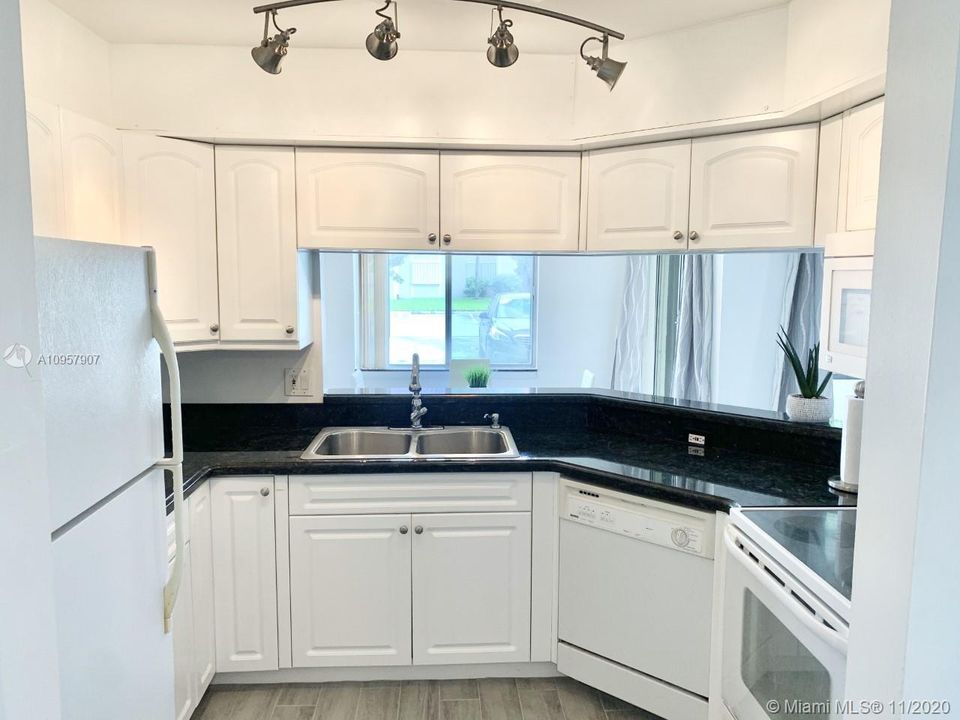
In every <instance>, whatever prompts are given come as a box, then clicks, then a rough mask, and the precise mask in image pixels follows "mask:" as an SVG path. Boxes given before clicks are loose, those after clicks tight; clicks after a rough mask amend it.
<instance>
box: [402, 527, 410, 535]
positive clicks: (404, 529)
mask: <svg viewBox="0 0 960 720" xmlns="http://www.w3.org/2000/svg"><path fill="white" fill-rule="evenodd" d="M408 532H410V528H408V527H407V526H406V525H401V526H400V534H401V535H406V534H407V533H408Z"/></svg>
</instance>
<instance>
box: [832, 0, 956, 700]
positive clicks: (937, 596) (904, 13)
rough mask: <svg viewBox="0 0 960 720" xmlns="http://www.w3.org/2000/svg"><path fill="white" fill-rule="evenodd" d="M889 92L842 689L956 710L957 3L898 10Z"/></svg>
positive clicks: (897, 6)
mask: <svg viewBox="0 0 960 720" xmlns="http://www.w3.org/2000/svg"><path fill="white" fill-rule="evenodd" d="M888 80H889V86H888V92H887V97H886V109H885V115H884V124H883V160H882V164H881V174H880V194H879V210H878V214H877V238H876V256H875V262H874V272H873V293H872V299H871V302H872V311H871V313H870V355H869V358H868V360H867V378H866V383H867V393H866V399H865V401H864V403H865V404H864V416H863V441H862V445H861V448H862V449H861V470H860V495H859V500H858V506H859V511H858V514H857V545H856V551H855V554H854V576H853V601H852V607H853V616H852V618H851V625H850V649H849V656H848V667H847V688H846V690H847V697H849V698H852V699H855V700H860V699H862V698H866V699H871V700H872V699H876V700H880V701H883V702H889V701H891V700H902V699H907V700H933V699H936V700H947V701H949V702H952V704H953V709H954V710H953V711H954V712H956V709H957V708H958V707H960V652H958V649H957V647H958V638H960V613H958V612H957V609H956V601H955V599H956V597H957V595H958V594H960V562H958V561H957V546H958V540H960V525H958V523H957V518H958V517H960V492H958V487H957V460H956V446H957V441H956V432H957V408H958V407H960V384H958V383H957V376H956V373H957V357H958V355H960V323H958V322H957V308H958V307H960V284H958V283H957V275H958V273H960V3H958V2H956V0H926V1H925V2H917V0H894V1H893V10H892V18H891V24H890V62H889V68H888ZM900 714H901V713H899V712H895V711H894V712H891V711H889V710H888V711H887V712H885V713H884V717H895V716H899V715H900Z"/></svg>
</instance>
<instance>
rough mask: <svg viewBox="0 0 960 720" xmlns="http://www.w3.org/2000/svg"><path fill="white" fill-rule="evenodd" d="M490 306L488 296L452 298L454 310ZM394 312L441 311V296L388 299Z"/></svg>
mask: <svg viewBox="0 0 960 720" xmlns="http://www.w3.org/2000/svg"><path fill="white" fill-rule="evenodd" d="M489 306H490V299H489V298H454V299H453V311H454V312H458V311H459V312H481V311H482V310H486V309H487V308H488V307H489ZM390 310H391V311H395V312H437V313H442V312H443V298H399V299H392V300H390Z"/></svg>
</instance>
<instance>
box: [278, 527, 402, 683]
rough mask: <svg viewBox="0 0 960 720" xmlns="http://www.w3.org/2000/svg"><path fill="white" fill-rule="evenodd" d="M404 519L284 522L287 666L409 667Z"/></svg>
mask: <svg viewBox="0 0 960 720" xmlns="http://www.w3.org/2000/svg"><path fill="white" fill-rule="evenodd" d="M411 536H412V533H411V530H410V516H409V515H339V516H313V517H293V518H291V519H290V610H291V628H292V635H293V641H292V650H293V665H294V666H295V667H337V666H344V665H409V664H410V613H411V608H410V538H411Z"/></svg>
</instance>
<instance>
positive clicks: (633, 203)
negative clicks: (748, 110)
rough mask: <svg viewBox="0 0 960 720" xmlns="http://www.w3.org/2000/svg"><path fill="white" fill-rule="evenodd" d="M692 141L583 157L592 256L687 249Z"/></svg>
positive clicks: (588, 245)
mask: <svg viewBox="0 0 960 720" xmlns="http://www.w3.org/2000/svg"><path fill="white" fill-rule="evenodd" d="M690 147H691V143H690V141H689V140H681V141H679V142H670V143H662V144H657V145H646V146H643V147H637V148H629V149H614V150H596V151H593V152H590V153H587V154H585V155H584V177H585V178H586V182H585V187H584V191H583V198H584V199H583V202H582V206H583V210H582V212H583V213H584V217H585V223H584V225H585V230H584V232H583V236H584V238H585V241H586V247H585V248H584V249H585V250H587V251H588V252H624V251H638V250H639V251H644V250H649V251H653V250H663V251H677V250H686V249H687V229H688V226H689V219H690Z"/></svg>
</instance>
